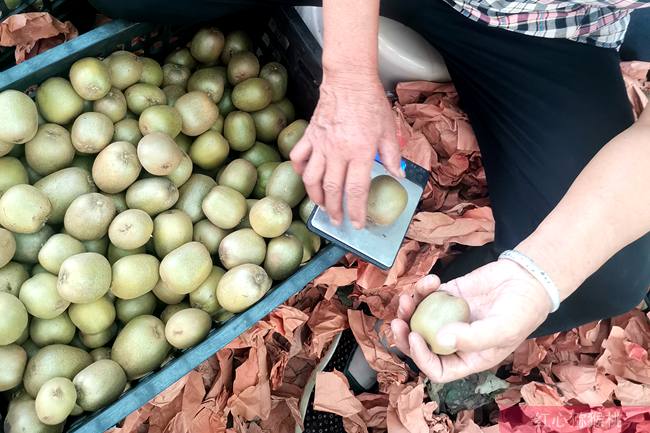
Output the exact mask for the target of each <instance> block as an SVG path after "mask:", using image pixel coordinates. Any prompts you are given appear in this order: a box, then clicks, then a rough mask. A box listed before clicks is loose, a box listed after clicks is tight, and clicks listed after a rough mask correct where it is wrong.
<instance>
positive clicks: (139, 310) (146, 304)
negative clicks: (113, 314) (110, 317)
mask: <svg viewBox="0 0 650 433" xmlns="http://www.w3.org/2000/svg"><path fill="white" fill-rule="evenodd" d="M157 303H158V300H157V299H156V296H155V295H154V294H153V293H152V292H147V293H145V294H144V295H140V296H138V297H137V298H132V299H117V300H116V301H115V310H116V311H117V318H118V319H119V320H120V322H122V323H127V322H128V321H130V320H131V319H134V318H136V317H138V316H143V315H145V314H153V312H154V310H155V309H156V305H157Z"/></svg>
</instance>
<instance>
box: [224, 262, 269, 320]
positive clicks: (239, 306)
mask: <svg viewBox="0 0 650 433" xmlns="http://www.w3.org/2000/svg"><path fill="white" fill-rule="evenodd" d="M272 283H273V282H272V281H271V279H270V278H269V276H268V275H267V274H266V271H265V270H264V269H263V268H261V267H260V266H257V265H253V264H243V265H239V266H237V267H234V268H232V269H230V270H229V271H228V272H226V273H225V274H224V276H223V277H222V278H221V281H219V285H218V286H217V300H218V301H219V304H220V305H221V306H222V307H223V308H224V309H225V310H227V311H230V312H231V313H240V312H242V311H244V310H246V309H247V308H248V307H250V306H251V305H253V304H255V303H256V302H257V301H259V300H260V299H262V297H263V296H264V295H265V294H266V292H268V291H269V289H270V288H271V284H272Z"/></svg>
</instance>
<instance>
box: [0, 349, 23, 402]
mask: <svg viewBox="0 0 650 433" xmlns="http://www.w3.org/2000/svg"><path fill="white" fill-rule="evenodd" d="M0 365H2V369H0V391H9V390H10V389H12V388H14V387H16V386H18V385H20V382H22V380H23V372H24V371H25V366H26V365H27V352H25V349H23V348H22V347H20V346H19V345H17V344H10V345H7V346H0Z"/></svg>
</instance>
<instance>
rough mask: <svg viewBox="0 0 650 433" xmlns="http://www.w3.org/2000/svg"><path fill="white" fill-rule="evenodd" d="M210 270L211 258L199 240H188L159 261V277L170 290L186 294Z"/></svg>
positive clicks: (205, 276)
mask: <svg viewBox="0 0 650 433" xmlns="http://www.w3.org/2000/svg"><path fill="white" fill-rule="evenodd" d="M211 271H212V259H211V258H210V253H209V252H208V250H207V248H205V246H204V245H203V244H202V243H200V242H188V243H186V244H185V245H182V246H180V247H178V248H176V249H175V250H173V251H172V252H170V253H169V254H167V255H166V256H165V258H164V259H162V261H161V262H160V278H161V279H162V280H163V281H164V282H165V284H167V286H168V287H169V289H170V290H172V291H174V292H176V293H183V294H187V293H190V292H193V291H194V290H196V289H197V288H198V287H199V286H200V285H201V283H203V281H205V279H206V278H208V276H209V275H210V272H211Z"/></svg>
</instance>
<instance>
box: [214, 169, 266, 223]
mask: <svg viewBox="0 0 650 433" xmlns="http://www.w3.org/2000/svg"><path fill="white" fill-rule="evenodd" d="M256 182H257V169H256V168H255V166H254V165H253V164H251V163H250V162H248V161H246V160H245V159H241V158H238V159H235V160H234V161H231V162H230V164H228V165H227V166H226V168H225V169H224V170H223V172H221V174H220V175H219V185H223V186H228V187H230V188H232V189H234V190H237V191H239V192H240V193H241V194H242V195H243V196H244V197H248V196H249V195H250V194H251V192H253V188H255V183H256ZM224 228H227V227H224Z"/></svg>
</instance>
